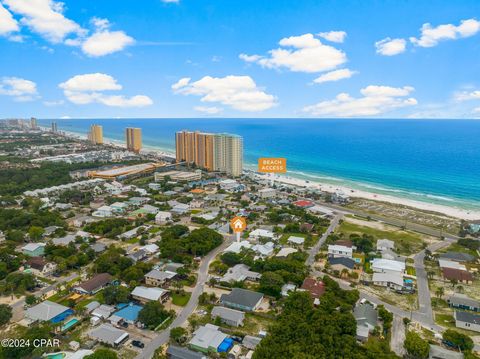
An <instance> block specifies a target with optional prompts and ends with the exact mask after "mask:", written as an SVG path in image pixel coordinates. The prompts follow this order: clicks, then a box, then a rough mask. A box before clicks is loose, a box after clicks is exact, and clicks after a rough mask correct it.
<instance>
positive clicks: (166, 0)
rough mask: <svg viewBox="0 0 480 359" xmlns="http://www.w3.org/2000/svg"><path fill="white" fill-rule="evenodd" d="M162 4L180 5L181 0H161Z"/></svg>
mask: <svg viewBox="0 0 480 359" xmlns="http://www.w3.org/2000/svg"><path fill="white" fill-rule="evenodd" d="M161 1H162V2H164V3H167V4H179V3H180V0H161Z"/></svg>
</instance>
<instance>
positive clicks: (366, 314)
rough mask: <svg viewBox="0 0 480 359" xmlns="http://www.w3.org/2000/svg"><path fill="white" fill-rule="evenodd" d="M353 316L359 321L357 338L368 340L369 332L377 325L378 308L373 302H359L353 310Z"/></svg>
mask: <svg viewBox="0 0 480 359" xmlns="http://www.w3.org/2000/svg"><path fill="white" fill-rule="evenodd" d="M353 316H354V317H355V320H356V321H357V339H358V340H360V341H362V342H364V341H367V340H368V336H369V334H370V333H371V332H373V330H374V329H375V326H376V325H377V321H378V313H377V309H376V308H375V306H374V305H373V304H371V303H368V302H364V303H359V304H357V305H356V307H355V309H354V310H353Z"/></svg>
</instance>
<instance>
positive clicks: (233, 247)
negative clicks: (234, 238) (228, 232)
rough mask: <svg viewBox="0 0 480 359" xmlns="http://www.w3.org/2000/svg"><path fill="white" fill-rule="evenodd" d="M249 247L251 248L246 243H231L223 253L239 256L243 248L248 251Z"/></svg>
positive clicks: (250, 245)
mask: <svg viewBox="0 0 480 359" xmlns="http://www.w3.org/2000/svg"><path fill="white" fill-rule="evenodd" d="M251 247H252V244H251V243H250V242H248V241H240V242H233V243H232V244H230V245H229V246H228V247H227V248H226V249H225V250H224V252H225V253H227V252H232V253H237V254H239V253H240V252H241V251H242V249H244V248H246V249H250V248H251Z"/></svg>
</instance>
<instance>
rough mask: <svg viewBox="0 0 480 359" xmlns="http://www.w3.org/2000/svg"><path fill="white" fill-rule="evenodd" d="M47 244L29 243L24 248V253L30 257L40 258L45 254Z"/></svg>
mask: <svg viewBox="0 0 480 359" xmlns="http://www.w3.org/2000/svg"><path fill="white" fill-rule="evenodd" d="M45 246H46V244H45V243H28V244H26V245H25V246H23V247H22V253H23V254H25V255H26V256H29V257H40V256H43V255H44V254H45Z"/></svg>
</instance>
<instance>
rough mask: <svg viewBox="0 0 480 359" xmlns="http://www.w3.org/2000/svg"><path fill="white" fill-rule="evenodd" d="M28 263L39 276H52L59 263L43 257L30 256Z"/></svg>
mask: <svg viewBox="0 0 480 359" xmlns="http://www.w3.org/2000/svg"><path fill="white" fill-rule="evenodd" d="M27 265H28V267H30V270H31V271H32V273H33V274H35V275H37V276H45V277H47V276H50V275H52V274H53V273H54V272H55V271H56V270H57V265H56V264H55V263H53V262H47V261H46V260H45V259H44V258H43V257H30V258H28V259H27Z"/></svg>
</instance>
